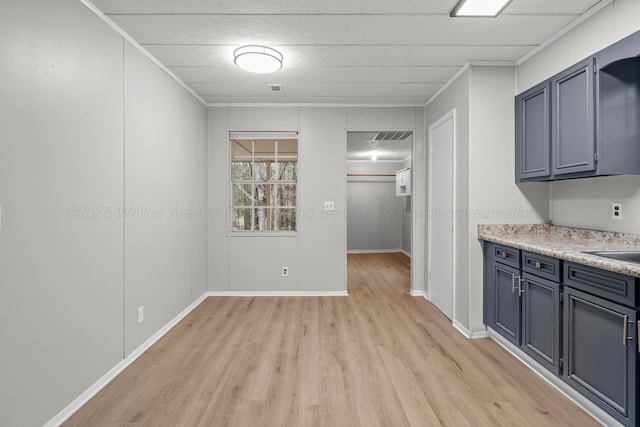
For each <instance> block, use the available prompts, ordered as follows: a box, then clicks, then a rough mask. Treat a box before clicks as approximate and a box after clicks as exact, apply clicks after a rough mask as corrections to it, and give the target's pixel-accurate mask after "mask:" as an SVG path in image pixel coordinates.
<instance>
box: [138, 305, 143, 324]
mask: <svg viewBox="0 0 640 427" xmlns="http://www.w3.org/2000/svg"><path fill="white" fill-rule="evenodd" d="M142 322H144V305H141V306H140V307H138V325H139V324H140V323H142Z"/></svg>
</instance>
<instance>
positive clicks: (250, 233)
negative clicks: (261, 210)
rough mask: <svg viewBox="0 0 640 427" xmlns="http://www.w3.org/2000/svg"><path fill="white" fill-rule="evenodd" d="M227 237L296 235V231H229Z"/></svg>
mask: <svg viewBox="0 0 640 427" xmlns="http://www.w3.org/2000/svg"><path fill="white" fill-rule="evenodd" d="M227 236H229V237H298V232H297V231H229V232H228V233H227Z"/></svg>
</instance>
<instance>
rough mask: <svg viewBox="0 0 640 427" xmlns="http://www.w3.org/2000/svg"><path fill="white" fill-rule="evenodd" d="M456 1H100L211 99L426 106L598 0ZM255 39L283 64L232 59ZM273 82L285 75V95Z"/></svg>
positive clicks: (526, 48) (515, 57)
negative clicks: (490, 14) (457, 11)
mask: <svg viewBox="0 0 640 427" xmlns="http://www.w3.org/2000/svg"><path fill="white" fill-rule="evenodd" d="M456 1H457V0H394V1H383V0H346V1H345V0H325V1H310V0H262V1H255V0H251V1H250V0H228V1H227V0H136V1H131V0H93V4H94V5H95V6H96V7H97V8H98V9H100V10H101V11H102V12H103V13H104V14H106V15H107V16H108V17H109V18H110V19H111V20H113V21H114V22H115V23H116V24H117V25H118V26H119V27H121V28H122V29H123V30H124V31H125V32H127V33H128V34H129V35H130V36H132V37H133V39H134V40H136V41H137V42H138V43H140V44H141V45H142V46H143V47H144V48H145V49H147V50H148V51H149V52H150V53H151V54H152V55H153V56H155V57H156V58H157V59H158V60H159V61H160V62H161V63H162V64H164V65H165V66H167V67H168V68H169V70H171V71H172V72H173V73H174V74H175V75H177V76H178V77H179V78H180V79H182V80H183V81H184V82H185V83H186V84H187V85H188V86H190V87H191V88H192V89H193V90H194V91H195V92H196V93H197V94H198V95H199V96H201V97H202V99H204V100H205V101H206V102H208V103H210V104H244V103H270V104H272V103H304V104H307V103H327V104H345V105H346V104H348V105H359V104H365V105H369V104H371V105H381V104H384V105H423V104H424V103H425V102H426V101H427V100H428V99H429V98H430V97H431V96H433V95H434V94H435V93H436V92H437V91H438V90H439V89H440V88H441V87H442V86H443V85H444V84H445V83H446V82H447V81H448V80H449V79H450V78H451V77H452V76H453V75H454V74H455V73H456V72H457V71H458V70H459V69H460V68H461V67H462V66H463V65H464V64H465V63H466V62H468V61H516V60H518V59H519V58H521V57H522V56H524V55H525V54H527V53H528V52H529V51H531V50H532V49H534V48H535V47H536V46H538V45H539V44H541V43H543V42H544V41H546V40H547V39H549V38H550V37H551V36H552V35H553V34H555V33H556V32H558V31H559V30H561V29H562V28H564V27H565V26H567V25H568V24H570V23H571V22H572V21H573V20H575V19H576V18H578V17H579V16H580V15H581V14H583V13H585V12H586V11H587V10H589V9H590V8H591V7H592V6H594V5H595V4H597V3H598V1H597V0H562V1H558V0H513V1H512V3H511V4H510V5H509V6H508V7H507V8H506V9H505V10H504V12H503V13H502V14H501V15H500V16H499V17H498V18H495V19H494V18H450V17H449V12H450V11H451V9H452V8H453V7H454V5H455V3H456ZM244 44H265V45H268V46H271V47H274V48H276V49H278V50H280V51H281V52H282V53H283V55H284V66H283V69H282V70H280V71H278V72H276V73H273V74H269V75H257V74H251V73H248V72H246V71H242V70H240V69H238V68H237V67H236V66H235V65H234V63H233V51H234V49H236V48H237V47H238V46H241V45H244ZM269 84H281V85H282V87H283V93H280V94H274V93H272V91H271V88H270V87H269V86H268V85H269Z"/></svg>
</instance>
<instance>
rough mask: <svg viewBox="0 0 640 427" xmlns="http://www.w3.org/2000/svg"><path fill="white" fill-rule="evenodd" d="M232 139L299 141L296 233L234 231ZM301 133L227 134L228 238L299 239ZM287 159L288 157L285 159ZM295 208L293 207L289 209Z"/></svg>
mask: <svg viewBox="0 0 640 427" xmlns="http://www.w3.org/2000/svg"><path fill="white" fill-rule="evenodd" d="M232 139H297V140H298V155H297V159H298V181H297V182H295V184H296V206H295V210H296V230H295V231H272V230H269V231H256V230H233V227H232V224H233V191H232V187H233V181H232V180H231V163H232V162H231V160H232V157H233V150H232V149H231V147H232V144H231V140H232ZM300 151H301V150H300V133H299V132H298V131H282V132H279V131H274V132H236V131H229V132H228V134H227V174H226V175H227V181H226V187H227V194H228V196H227V200H228V206H229V208H228V212H229V216H228V218H227V220H226V223H227V225H226V227H227V237H256V236H262V237H289V238H290V237H298V236H299V227H300V223H299V220H300V218H299V217H298V214H299V212H300V209H299V207H300ZM285 158H286V157H285ZM283 183H291V182H290V181H285V182H283ZM289 208H293V207H289Z"/></svg>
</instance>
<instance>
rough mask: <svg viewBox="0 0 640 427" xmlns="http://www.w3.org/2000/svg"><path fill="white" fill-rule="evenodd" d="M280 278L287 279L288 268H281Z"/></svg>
mask: <svg viewBox="0 0 640 427" xmlns="http://www.w3.org/2000/svg"><path fill="white" fill-rule="evenodd" d="M282 277H289V267H285V266H284V265H283V266H282Z"/></svg>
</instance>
